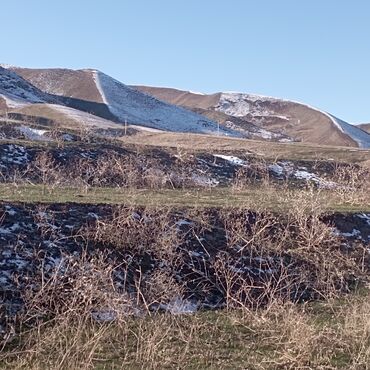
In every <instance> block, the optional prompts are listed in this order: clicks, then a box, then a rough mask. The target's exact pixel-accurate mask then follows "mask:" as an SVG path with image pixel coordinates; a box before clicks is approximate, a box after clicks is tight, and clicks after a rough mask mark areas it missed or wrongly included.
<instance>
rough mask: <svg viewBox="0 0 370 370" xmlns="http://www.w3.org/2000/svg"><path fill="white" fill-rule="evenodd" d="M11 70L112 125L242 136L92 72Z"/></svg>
mask: <svg viewBox="0 0 370 370" xmlns="http://www.w3.org/2000/svg"><path fill="white" fill-rule="evenodd" d="M12 70H13V71H14V72H16V73H17V74H19V75H20V76H22V77H23V78H24V79H26V80H27V81H29V82H30V83H32V84H33V85H35V86H36V87H37V88H38V89H40V90H42V91H44V92H45V93H48V94H52V95H55V96H58V97H60V98H61V99H62V101H63V103H64V104H65V105H67V106H68V107H71V108H75V109H79V110H82V111H85V112H88V113H92V114H95V115H97V116H100V117H102V118H105V119H108V120H112V121H115V122H120V123H124V122H125V121H127V122H128V123H129V124H135V125H142V126H146V127H151V128H155V129H160V130H168V131H176V132H196V133H207V134H218V133H220V134H223V135H229V136H241V134H240V133H239V132H235V131H233V130H232V129H228V128H225V127H220V128H218V124H217V123H216V122H214V121H212V120H211V119H208V118H206V117H204V116H202V115H200V114H197V113H194V112H192V111H189V110H186V109H184V108H181V107H178V106H175V105H172V104H169V103H166V102H163V101H160V100H158V99H156V98H154V97H152V96H150V95H147V94H145V93H142V92H140V91H137V90H135V89H133V88H131V87H129V86H127V85H125V84H123V83H121V82H119V81H117V80H115V79H113V78H112V77H110V76H108V75H106V74H104V73H102V72H100V71H97V70H92V69H85V70H77V71H75V70H69V69H25V68H16V67H12Z"/></svg>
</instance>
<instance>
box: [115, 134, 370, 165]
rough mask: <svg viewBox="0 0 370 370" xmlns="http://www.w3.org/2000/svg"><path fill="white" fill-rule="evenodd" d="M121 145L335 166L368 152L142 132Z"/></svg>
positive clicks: (364, 157)
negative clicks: (322, 162) (330, 162)
mask: <svg viewBox="0 0 370 370" xmlns="http://www.w3.org/2000/svg"><path fill="white" fill-rule="evenodd" d="M121 141H123V142H124V143H125V144H136V145H148V146H159V147H173V148H181V149H185V150H190V151H207V152H212V153H213V152H214V153H218V152H232V153H234V155H237V153H238V152H239V153H243V154H245V155H248V154H251V155H257V156H260V157H264V158H266V159H272V160H275V159H276V158H284V159H289V160H316V159H326V160H334V161H337V162H346V161H347V162H354V163H362V162H363V163H365V162H366V161H369V160H370V150H363V149H356V148H346V147H335V146H320V145H314V144H304V143H274V142H266V141H257V140H245V139H237V138H228V137H217V136H209V135H197V134H177V133H148V132H143V133H140V134H137V135H133V136H127V137H123V138H121Z"/></svg>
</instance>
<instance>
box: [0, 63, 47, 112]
mask: <svg viewBox="0 0 370 370" xmlns="http://www.w3.org/2000/svg"><path fill="white" fill-rule="evenodd" d="M0 96H2V97H3V98H4V99H5V101H6V104H7V105H8V106H9V107H10V108H18V107H22V106H25V105H28V104H33V103H45V102H50V101H52V100H53V99H52V98H50V97H49V96H48V95H47V94H45V93H43V92H42V91H40V90H39V89H37V88H36V87H35V86H33V85H31V84H30V83H28V82H27V81H25V80H24V79H23V78H21V77H20V76H18V75H17V74H16V73H15V72H12V71H11V70H8V69H5V68H2V67H0Z"/></svg>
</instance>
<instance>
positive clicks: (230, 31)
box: [0, 0, 370, 122]
mask: <svg viewBox="0 0 370 370" xmlns="http://www.w3.org/2000/svg"><path fill="white" fill-rule="evenodd" d="M0 11H1V28H2V39H1V49H0V50H1V51H0V53H1V56H0V61H1V62H2V63H9V64H14V65H21V66H25V67H68V68H87V67H90V68H97V69H100V70H102V71H104V72H105V73H107V74H110V75H111V76H113V77H115V78H117V79H119V80H120V81H122V82H124V83H127V84H147V85H158V86H171V87H178V88H182V89H187V90H194V91H203V92H216V91H225V90H232V91H243V92H251V93H259V94H265V95H271V96H277V97H283V98H290V99H294V100H299V101H303V102H305V103H308V104H312V105H315V106H317V107H319V108H322V109H324V110H327V111H330V112H331V113H333V114H335V115H337V116H339V117H340V118H342V119H345V120H347V121H349V122H364V121H366V122H370V21H369V19H370V1H369V0H254V1H250V0H105V1H99V0H90V1H88V0H58V1H57V0H8V1H4V2H2V4H1V10H0Z"/></svg>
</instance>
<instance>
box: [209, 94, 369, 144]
mask: <svg viewBox="0 0 370 370" xmlns="http://www.w3.org/2000/svg"><path fill="white" fill-rule="evenodd" d="M266 102H269V103H293V104H299V105H302V106H304V107H307V108H309V109H312V110H314V111H316V112H318V113H321V114H323V115H324V116H326V117H328V118H329V119H330V120H331V121H332V123H333V124H334V125H335V127H337V128H338V129H339V130H340V131H341V132H342V133H344V134H345V135H348V136H349V137H350V138H351V139H353V140H354V141H356V142H357V144H358V145H359V147H360V148H364V149H369V148H370V134H369V133H367V132H365V131H363V130H361V129H360V128H358V127H356V126H354V125H351V124H349V123H347V122H344V121H342V120H340V119H338V118H336V117H334V116H332V115H331V114H329V113H327V112H325V111H322V110H320V109H318V108H315V107H312V106H310V105H307V104H303V103H301V102H297V101H293V100H286V99H279V98H273V97H269V96H263V95H255V94H245V93H239V92H225V93H222V94H221V97H220V101H219V104H218V105H217V106H216V107H215V109H216V110H217V111H220V112H223V113H226V114H228V115H231V116H235V117H245V116H247V115H252V116H254V117H255V119H256V120H257V121H258V118H259V117H275V118H279V119H281V120H285V121H289V117H286V116H283V115H276V114H274V112H273V111H271V110H270V109H268V108H267V107H266V106H265V105H264V103H266Z"/></svg>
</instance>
